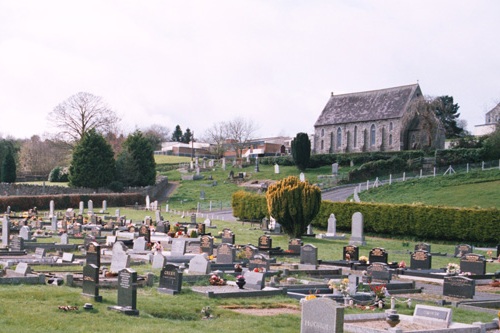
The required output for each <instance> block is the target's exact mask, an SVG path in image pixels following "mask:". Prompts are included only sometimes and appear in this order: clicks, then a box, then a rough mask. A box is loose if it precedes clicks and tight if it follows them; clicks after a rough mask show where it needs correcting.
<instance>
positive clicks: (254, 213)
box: [231, 191, 268, 221]
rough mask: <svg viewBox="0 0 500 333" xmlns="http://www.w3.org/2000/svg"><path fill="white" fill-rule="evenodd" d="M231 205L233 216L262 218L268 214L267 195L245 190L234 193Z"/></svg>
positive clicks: (247, 218)
mask: <svg viewBox="0 0 500 333" xmlns="http://www.w3.org/2000/svg"><path fill="white" fill-rule="evenodd" d="M231 205H232V207H233V216H235V217H237V218H239V219H240V220H249V221H252V220H253V221H256V220H262V219H263V218H264V217H266V216H267V215H268V213H267V202H266V197H265V196H263V195H259V194H252V193H249V192H245V191H237V192H235V193H233V196H232V202H231Z"/></svg>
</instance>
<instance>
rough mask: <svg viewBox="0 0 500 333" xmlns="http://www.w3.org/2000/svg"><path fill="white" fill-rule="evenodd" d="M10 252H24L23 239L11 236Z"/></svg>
mask: <svg viewBox="0 0 500 333" xmlns="http://www.w3.org/2000/svg"><path fill="white" fill-rule="evenodd" d="M10 250H11V251H14V252H20V251H24V239H23V238H22V237H19V236H18V235H14V236H12V238H11V240H10Z"/></svg>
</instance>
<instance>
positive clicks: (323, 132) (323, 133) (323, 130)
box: [321, 128, 325, 137]
mask: <svg viewBox="0 0 500 333" xmlns="http://www.w3.org/2000/svg"><path fill="white" fill-rule="evenodd" d="M321 136H322V137H323V136H325V129H324V128H322V129H321Z"/></svg>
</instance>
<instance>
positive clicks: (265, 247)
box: [258, 235, 273, 251]
mask: <svg viewBox="0 0 500 333" xmlns="http://www.w3.org/2000/svg"><path fill="white" fill-rule="evenodd" d="M258 247H259V250H261V251H269V250H271V249H272V248H273V240H272V239H271V237H269V236H268V235H262V236H260V237H259V244H258Z"/></svg>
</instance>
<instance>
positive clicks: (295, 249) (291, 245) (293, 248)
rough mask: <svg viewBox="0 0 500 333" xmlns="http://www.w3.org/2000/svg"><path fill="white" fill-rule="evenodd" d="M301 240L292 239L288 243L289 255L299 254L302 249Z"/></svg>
mask: <svg viewBox="0 0 500 333" xmlns="http://www.w3.org/2000/svg"><path fill="white" fill-rule="evenodd" d="M302 245H304V243H302V240H301V239H300V238H292V239H290V240H289V241H288V251H287V252H289V253H294V254H300V250H301V248H302Z"/></svg>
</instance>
